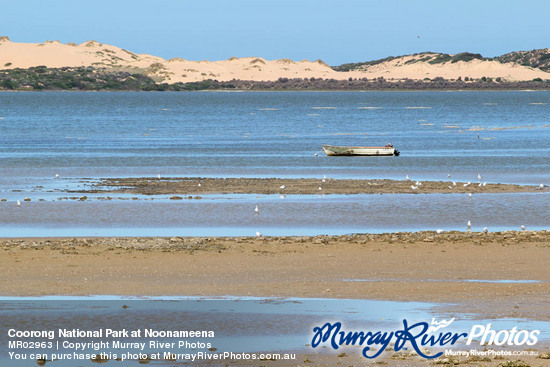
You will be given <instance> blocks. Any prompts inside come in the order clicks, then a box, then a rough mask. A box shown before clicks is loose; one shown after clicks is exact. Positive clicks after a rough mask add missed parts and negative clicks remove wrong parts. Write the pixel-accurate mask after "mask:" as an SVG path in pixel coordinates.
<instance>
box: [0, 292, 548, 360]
mask: <svg viewBox="0 0 550 367" xmlns="http://www.w3.org/2000/svg"><path fill="white" fill-rule="evenodd" d="M437 306H441V305H437V304H431V303H418V302H392V301H372V300H353V299H304V298H254V297H247V298H239V297H221V298H217V299H208V298H201V297H144V298H143V299H141V300H136V299H135V298H132V297H116V296H94V297H55V296H50V297H44V298H41V297H29V298H26V297H22V298H19V297H2V298H0V316H1V317H0V330H1V333H0V341H1V343H0V364H1V365H3V366H4V365H10V366H12V365H13V366H28V365H32V364H29V362H27V363H24V362H22V363H19V364H17V363H15V362H13V361H9V359H8V351H9V350H8V347H7V346H8V343H7V341H8V339H10V338H9V337H8V336H7V330H9V329H12V328H15V329H17V330H54V331H55V333H56V337H55V339H54V341H61V342H62V341H63V340H67V341H72V342H77V341H78V342H99V341H109V342H112V341H113V340H116V339H114V338H109V337H106V336H102V337H101V338H97V337H96V338H90V337H83V338H72V337H63V338H60V337H58V335H57V330H58V329H69V330H72V329H79V330H84V331H88V330H99V329H107V328H109V329H113V330H123V329H126V330H128V331H129V332H131V331H133V330H142V332H144V330H145V329H152V330H156V331H167V330H170V331H179V330H199V331H203V330H212V331H214V334H215V336H214V338H210V337H204V336H202V337H198V338H186V339H185V340H187V341H189V342H193V343H197V342H201V343H211V348H215V350H208V349H207V348H204V347H203V348H201V347H198V346H196V345H195V346H182V347H181V348H169V349H170V350H171V351H173V352H175V353H192V352H197V351H203V352H206V353H214V352H215V353H223V352H225V351H233V352H260V351H269V352H277V351H279V352H283V353H284V352H296V351H304V350H306V351H307V350H309V351H311V349H308V348H309V347H308V344H310V343H311V337H312V330H313V327H314V326H321V325H323V324H324V323H325V322H336V321H340V322H342V324H343V325H344V326H345V327H346V329H347V330H366V331H373V332H374V331H378V330H380V331H395V330H398V329H402V328H403V319H407V320H408V321H409V322H411V323H412V322H428V323H430V322H431V320H432V318H436V319H437V320H441V319H450V317H449V315H446V314H441V311H438V309H440V308H437ZM452 317H455V318H456V319H455V321H454V322H453V324H452V325H451V326H450V327H449V331H453V332H468V331H469V330H470V329H471V328H472V325H473V324H485V323H491V324H492V325H493V329H504V328H508V329H511V328H512V327H514V326H515V327H518V329H529V330H532V329H538V330H541V335H540V338H539V339H546V340H547V339H548V337H549V332H550V323H549V322H542V321H532V320H521V319H501V320H478V319H474V318H473V315H456V314H455V315H453V316H452ZM474 320H475V321H474ZM11 340H17V338H12V339H11ZM26 340H27V341H29V340H35V341H48V339H45V338H31V339H26ZM119 340H123V341H125V342H145V343H146V344H145V348H144V349H143V350H142V351H141V352H142V353H147V354H149V355H150V354H152V353H157V352H159V350H158V349H157V348H156V347H154V346H151V345H150V344H149V341H150V340H156V341H161V342H175V343H176V345H177V343H178V342H179V341H180V340H182V339H181V338H173V337H172V338H170V337H154V338H144V337H143V335H142V336H141V337H139V338H138V337H127V338H126V337H125V338H122V339H119ZM60 345H62V344H60ZM96 347H97V345H95V346H94V345H91V344H90V345H88V346H86V347H85V348H84V349H83V351H86V352H89V353H94V352H95V353H99V352H100V351H103V352H111V353H119V354H120V353H123V352H124V350H120V349H119V350H117V349H116V348H112V345H110V346H109V348H106V347H100V348H99V349H96ZM344 350H346V351H347V352H348V353H358V349H357V348H351V347H350V349H344ZM60 351H63V347H60ZM134 351H136V350H134ZM163 351H166V349H163V350H161V352H163ZM35 352H42V353H47V352H48V353H52V351H51V350H50V351H48V350H45V349H40V348H39V349H37V350H35ZM69 352H71V351H69ZM109 363H112V364H107V365H118V366H120V365H122V366H125V365H138V363H137V362H135V361H134V362H115V361H110V362H109ZM48 365H51V366H74V365H75V364H74V361H55V362H48ZM78 365H81V366H93V365H94V364H93V363H92V362H91V361H81V362H79V364H78Z"/></svg>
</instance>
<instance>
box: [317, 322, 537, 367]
mask: <svg viewBox="0 0 550 367" xmlns="http://www.w3.org/2000/svg"><path fill="white" fill-rule="evenodd" d="M454 320H455V319H454V318H452V319H451V320H448V321H447V320H441V321H439V322H438V321H436V320H435V319H432V322H431V324H428V323H427V322H417V323H415V324H411V323H409V322H408V321H407V320H406V319H405V320H403V328H402V329H399V330H395V331H384V332H382V331H346V330H343V327H342V323H340V322H333V323H330V322H327V323H325V324H324V325H323V326H320V327H319V326H316V327H314V328H313V338H312V340H311V346H312V347H313V348H316V347H318V346H319V345H321V344H328V345H329V346H331V347H332V348H334V349H335V350H336V349H339V348H341V347H345V346H349V345H355V346H363V349H362V355H363V357H365V358H369V359H372V358H376V357H378V356H379V355H380V354H381V353H382V352H384V350H386V348H388V346H389V345H390V343H392V342H393V343H394V345H393V349H394V350H395V351H396V352H398V351H400V350H401V349H404V350H407V349H408V348H409V347H412V349H414V351H415V352H416V353H417V354H418V355H419V356H421V357H423V358H427V359H431V358H438V357H440V356H441V355H443V352H439V353H436V354H431V353H430V354H425V353H424V352H426V350H425V349H424V352H423V351H422V349H421V348H426V347H448V346H451V345H454V344H456V343H457V342H459V341H461V342H465V345H468V346H469V345H472V342H474V339H476V340H478V341H479V345H484V346H491V345H495V346H501V345H514V346H521V345H528V346H532V345H535V344H536V343H537V341H538V335H539V334H540V331H539V330H532V331H528V330H518V329H517V327H514V328H512V329H509V330H495V329H493V326H492V325H491V324H485V325H473V326H472V328H471V330H470V331H469V332H451V331H444V330H443V331H441V329H444V328H446V327H448V326H450V325H451V324H452V323H453V321H454Z"/></svg>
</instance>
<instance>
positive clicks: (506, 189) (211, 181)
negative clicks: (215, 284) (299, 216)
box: [79, 177, 546, 195]
mask: <svg viewBox="0 0 550 367" xmlns="http://www.w3.org/2000/svg"><path fill="white" fill-rule="evenodd" d="M455 184H456V185H454V184H453V181H451V180H449V181H424V182H420V183H417V181H409V180H403V181H398V180H388V179H376V180H374V179H373V180H363V179H361V180H354V179H329V178H327V179H325V180H324V181H323V179H322V178H319V179H316V178H297V179H290V178H289V179H286V178H203V177H183V178H177V177H172V178H170V177H167V178H162V177H161V178H160V179H158V178H151V177H141V178H105V179H102V180H100V181H99V182H97V183H95V184H94V185H93V186H92V187H91V189H90V190H88V192H106V193H114V192H118V193H129V194H142V195H168V194H174V195H176V194H180V195H200V194H264V195H269V194H302V195H308V194H309V195H311V194H319V193H323V194H403V193H511V192H536V191H542V190H546V188H543V189H542V190H541V189H539V188H538V187H537V186H525V185H523V186H522V185H512V184H493V183H486V184H485V186H482V185H480V184H481V182H455ZM411 186H412V187H411ZM413 187H414V188H413ZM79 192H85V191H79Z"/></svg>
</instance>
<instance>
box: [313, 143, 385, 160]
mask: <svg viewBox="0 0 550 367" xmlns="http://www.w3.org/2000/svg"><path fill="white" fill-rule="evenodd" d="M323 150H324V151H325V153H326V155H328V156H333V155H343V156H374V157H377V156H393V155H396V151H395V148H394V147H345V146H343V147H338V146H334V145H323Z"/></svg>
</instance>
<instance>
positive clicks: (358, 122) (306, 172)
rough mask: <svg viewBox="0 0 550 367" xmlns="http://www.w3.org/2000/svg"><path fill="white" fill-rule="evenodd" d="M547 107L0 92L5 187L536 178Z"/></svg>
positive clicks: (541, 169) (289, 95)
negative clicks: (356, 150)
mask: <svg viewBox="0 0 550 367" xmlns="http://www.w3.org/2000/svg"><path fill="white" fill-rule="evenodd" d="M548 102H550V92H546V91H540V92H367V93H362V92H247V93H125V92H119V93H109V92H98V93H77V92H71V93H67V92H59V93H58V92H48V93H33V92H29V93H7V92H4V93H0V117H2V119H1V120H0V154H1V155H2V161H1V162H0V169H1V170H2V177H1V178H0V179H2V181H0V183H1V185H2V186H4V185H13V184H14V182H17V183H23V184H24V183H25V182H29V181H28V180H31V181H33V180H35V181H40V179H44V178H48V177H53V176H54V175H55V174H56V173H59V174H60V175H61V176H62V177H112V176H114V177H120V176H156V175H157V174H158V173H160V174H161V175H163V176H179V175H183V176H222V177H229V176H232V177H242V176H261V177H274V176H277V177H305V176H308V177H322V175H327V176H330V177H335V178H336V177H368V178H400V179H402V178H403V177H404V176H405V175H406V174H409V175H410V176H411V177H412V178H413V179H420V180H427V179H434V180H439V179H445V178H446V175H447V173H452V174H453V175H454V177H455V178H456V180H466V181H468V180H472V178H474V177H477V174H478V173H481V174H482V175H483V176H485V179H486V180H487V181H489V182H521V183H532V184H535V183H536V184H538V183H540V182H548V178H549V176H548V172H550V161H549V159H548V157H549V156H550V154H549V153H550V139H548V138H549V137H550V120H549V116H550V103H548ZM534 103H540V104H534ZM318 107H333V108H330V109H329V108H318ZM363 107H378V108H363ZM412 107H415V108H412ZM418 107H429V108H418ZM477 134H479V136H480V137H479V138H478V137H477ZM387 141H391V142H392V143H393V144H394V145H395V146H396V147H397V149H399V150H400V151H401V153H402V155H401V156H400V157H399V158H379V159H373V158H347V157H331V158H327V157H324V155H323V154H320V155H319V156H318V157H314V156H313V154H314V153H315V152H319V151H320V150H321V145H322V144H332V145H375V146H376V145H380V144H382V145H383V144H385V143H386V142H387Z"/></svg>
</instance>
